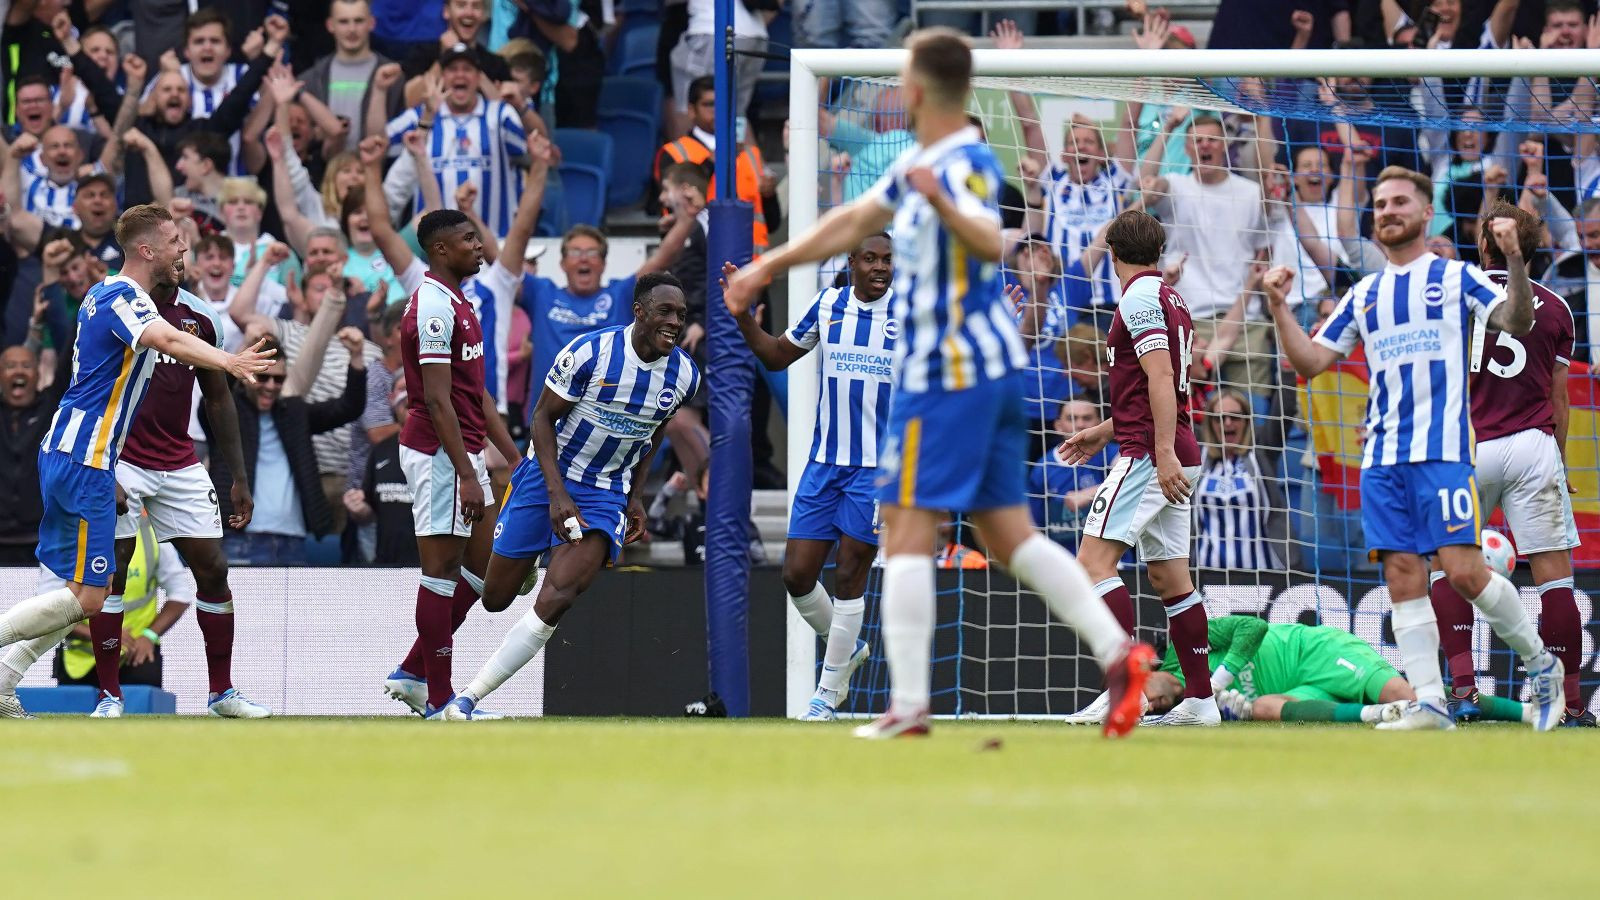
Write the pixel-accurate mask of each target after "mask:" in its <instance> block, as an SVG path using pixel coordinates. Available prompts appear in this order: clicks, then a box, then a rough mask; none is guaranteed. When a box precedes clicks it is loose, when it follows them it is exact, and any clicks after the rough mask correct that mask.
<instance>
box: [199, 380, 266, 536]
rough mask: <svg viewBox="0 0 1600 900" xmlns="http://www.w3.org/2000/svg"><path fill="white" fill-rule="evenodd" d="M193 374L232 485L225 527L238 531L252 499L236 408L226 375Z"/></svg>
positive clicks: (247, 520) (252, 506)
mask: <svg viewBox="0 0 1600 900" xmlns="http://www.w3.org/2000/svg"><path fill="white" fill-rule="evenodd" d="M194 374H195V379H196V380H198V381H199V382H200V394H201V396H202V397H204V398H205V405H206V421H207V422H209V423H211V439H212V441H213V442H215V446H216V453H217V454H218V455H219V456H221V457H222V461H223V463H224V464H226V465H227V467H228V473H229V474H230V475H232V476H233V486H232V487H231V488H229V490H228V495H229V499H231V500H232V501H233V515H230V516H229V517H228V527H229V528H232V529H234V530H235V531H242V530H244V527H245V526H246V525H249V524H250V516H251V514H252V513H253V512H254V511H255V500H254V498H252V497H251V495H250V470H249V468H248V467H247V466H245V463H244V445H243V444H242V443H241V442H240V440H239V411H238V409H237V408H235V407H234V405H233V392H232V391H230V390H229V389H228V378H227V376H225V375H223V374H222V373H221V372H214V371H211V370H209V369H196V370H195V373H194ZM213 465H215V463H213Z"/></svg>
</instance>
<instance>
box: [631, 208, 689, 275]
mask: <svg viewBox="0 0 1600 900" xmlns="http://www.w3.org/2000/svg"><path fill="white" fill-rule="evenodd" d="M694 224H695V219H694V216H678V217H677V218H676V219H674V220H673V222H672V227H671V228H669V229H667V233H666V234H665V235H663V236H662V238H661V243H660V244H658V245H656V250H655V252H654V253H652V254H650V258H649V259H647V260H645V261H644V265H642V266H640V267H639V271H638V272H637V273H635V274H636V275H639V276H644V275H648V274H650V273H651V272H665V271H666V270H667V268H668V267H669V266H671V265H672V264H673V263H675V262H677V261H678V255H679V254H681V253H682V252H683V247H684V244H686V243H687V242H688V240H689V230H690V229H691V228H693V227H694Z"/></svg>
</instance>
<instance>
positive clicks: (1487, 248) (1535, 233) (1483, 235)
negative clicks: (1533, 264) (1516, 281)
mask: <svg viewBox="0 0 1600 900" xmlns="http://www.w3.org/2000/svg"><path fill="white" fill-rule="evenodd" d="M1495 219H1516V220H1517V246H1518V247H1519V248H1521V250H1522V258H1523V259H1524V260H1530V259H1533V255H1534V254H1535V253H1538V252H1539V245H1540V244H1541V243H1542V242H1543V240H1544V220H1543V219H1541V218H1539V217H1538V216H1536V215H1534V214H1533V213H1531V212H1528V211H1527V210H1525V209H1523V208H1522V207H1520V206H1517V205H1516V204H1515V203H1507V202H1506V201H1505V200H1504V199H1500V200H1496V201H1495V202H1494V205H1493V206H1491V207H1489V209H1488V211H1487V212H1485V213H1484V214H1483V216H1482V217H1481V218H1480V219H1479V222H1480V223H1481V224H1480V225H1479V227H1478V255H1479V256H1480V257H1481V258H1482V259H1483V264H1484V266H1485V268H1490V269H1503V268H1505V265H1506V255H1505V254H1504V253H1501V252H1500V245H1499V244H1498V243H1496V242H1495V239H1494V232H1492V231H1491V230H1490V229H1489V223H1490V222H1493V221H1494V220H1495Z"/></svg>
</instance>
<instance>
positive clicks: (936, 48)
mask: <svg viewBox="0 0 1600 900" xmlns="http://www.w3.org/2000/svg"><path fill="white" fill-rule="evenodd" d="M906 48H907V49H909V50H910V51H911V59H910V61H909V62H907V63H906V72H907V74H909V75H910V78H911V80H912V81H913V82H915V83H916V85H917V86H918V87H920V88H921V89H922V90H923V91H924V92H925V94H926V96H927V99H928V101H929V102H931V103H933V104H934V105H936V106H943V107H960V106H962V105H964V104H965V103H966V101H967V94H968V93H969V92H970V91H971V90H972V45H971V44H969V43H967V38H966V37H965V36H964V35H962V34H961V33H960V32H958V31H956V30H955V29H953V28H924V29H922V30H920V31H917V32H913V33H912V35H911V36H910V37H909V38H907V39H906Z"/></svg>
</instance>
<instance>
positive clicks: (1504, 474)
mask: <svg viewBox="0 0 1600 900" xmlns="http://www.w3.org/2000/svg"><path fill="white" fill-rule="evenodd" d="M1478 499H1479V501H1480V502H1481V503H1482V504H1483V511H1484V513H1486V514H1487V513H1492V512H1494V508H1495V507H1497V506H1498V507H1500V508H1501V509H1503V510H1505V514H1506V523H1507V524H1509V525H1510V526H1511V537H1512V540H1513V541H1514V542H1515V543H1516V545H1517V552H1518V553H1521V554H1523V555H1524V556H1526V555H1527V554H1529V553H1547V552H1549V551H1552V550H1571V549H1572V548H1574V547H1577V546H1578V545H1579V541H1578V523H1577V521H1576V520H1574V519H1573V517H1572V495H1570V494H1568V493H1567V469H1566V466H1564V465H1562V463H1561V451H1560V450H1559V448H1557V447H1556V439H1555V438H1554V437H1553V436H1551V435H1548V434H1545V433H1544V432H1542V431H1540V430H1539V429H1537V428H1529V429H1527V430H1525V431H1519V432H1517V433H1516V434H1508V435H1506V436H1504V437H1497V438H1495V439H1494V440H1491V441H1484V442H1483V443H1481V444H1479V445H1478Z"/></svg>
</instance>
